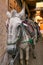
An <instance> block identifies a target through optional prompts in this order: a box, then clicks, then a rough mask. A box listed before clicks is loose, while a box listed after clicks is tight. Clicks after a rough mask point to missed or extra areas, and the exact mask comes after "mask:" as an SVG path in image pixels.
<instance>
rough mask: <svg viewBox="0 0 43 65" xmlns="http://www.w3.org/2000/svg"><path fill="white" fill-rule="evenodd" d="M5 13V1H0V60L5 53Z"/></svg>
mask: <svg viewBox="0 0 43 65" xmlns="http://www.w3.org/2000/svg"><path fill="white" fill-rule="evenodd" d="M6 11H7V0H0V60H1V58H2V56H3V55H4V53H5V51H6V39H7V34H6V27H5V23H6V19H7V18H6Z"/></svg>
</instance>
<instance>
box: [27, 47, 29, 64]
mask: <svg viewBox="0 0 43 65" xmlns="http://www.w3.org/2000/svg"><path fill="white" fill-rule="evenodd" d="M26 65H29V46H28V47H27V48H26Z"/></svg>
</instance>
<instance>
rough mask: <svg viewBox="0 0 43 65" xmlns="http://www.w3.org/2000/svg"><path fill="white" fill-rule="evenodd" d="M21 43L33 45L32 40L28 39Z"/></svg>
mask: <svg viewBox="0 0 43 65" xmlns="http://www.w3.org/2000/svg"><path fill="white" fill-rule="evenodd" d="M22 43H29V44H31V45H33V44H34V41H33V39H32V38H30V39H29V40H28V41H23V42H22Z"/></svg>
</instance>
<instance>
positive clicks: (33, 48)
mask: <svg viewBox="0 0 43 65" xmlns="http://www.w3.org/2000/svg"><path fill="white" fill-rule="evenodd" d="M35 44H36V40H35V38H34V44H33V45H32V55H33V58H34V59H36V53H35Z"/></svg>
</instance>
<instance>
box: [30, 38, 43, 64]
mask: <svg viewBox="0 0 43 65" xmlns="http://www.w3.org/2000/svg"><path fill="white" fill-rule="evenodd" d="M35 50H36V59H33V57H32V56H30V60H29V65H43V38H40V39H39V40H38V43H37V44H36V48H35Z"/></svg>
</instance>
